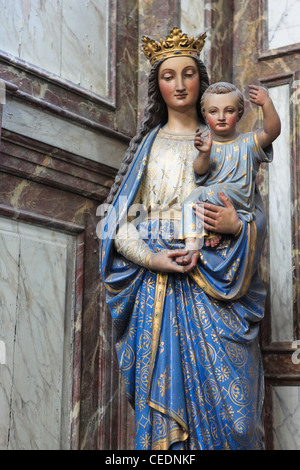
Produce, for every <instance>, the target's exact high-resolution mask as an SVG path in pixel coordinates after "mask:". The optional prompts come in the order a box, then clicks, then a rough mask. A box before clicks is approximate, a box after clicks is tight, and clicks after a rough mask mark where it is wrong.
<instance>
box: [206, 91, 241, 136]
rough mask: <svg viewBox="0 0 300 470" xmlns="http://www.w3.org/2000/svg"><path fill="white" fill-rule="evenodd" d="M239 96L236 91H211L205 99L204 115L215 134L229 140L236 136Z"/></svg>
mask: <svg viewBox="0 0 300 470" xmlns="http://www.w3.org/2000/svg"><path fill="white" fill-rule="evenodd" d="M238 103H239V98H238V95H237V93H236V92H234V91H232V92H230V93H226V94H220V95H217V94H215V93H209V94H208V95H207V96H206V97H205V99H204V116H205V120H206V122H207V124H208V125H209V127H210V129H211V130H212V133H213V136H215V137H217V138H219V139H222V140H229V139H233V138H234V137H235V136H236V125H237V122H238V121H239V107H238Z"/></svg>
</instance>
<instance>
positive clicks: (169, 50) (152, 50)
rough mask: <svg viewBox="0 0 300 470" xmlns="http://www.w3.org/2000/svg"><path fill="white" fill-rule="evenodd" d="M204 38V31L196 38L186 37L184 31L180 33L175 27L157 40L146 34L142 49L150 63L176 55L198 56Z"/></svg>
mask: <svg viewBox="0 0 300 470" xmlns="http://www.w3.org/2000/svg"><path fill="white" fill-rule="evenodd" d="M205 38H206V33H203V34H202V35H201V36H197V37H196V38H194V37H193V36H191V37H188V35H187V34H186V33H182V30H181V29H179V28H178V27H175V28H173V29H172V30H171V31H170V34H168V35H167V37H166V39H165V40H163V39H159V41H158V42H156V41H155V40H154V39H151V38H149V37H148V36H143V38H142V41H143V45H142V50H143V52H144V54H145V56H146V57H147V59H148V60H149V61H150V64H151V65H153V64H154V63H155V62H157V61H158V60H161V59H166V58H169V57H176V56H178V55H183V56H187V55H189V56H194V57H199V55H200V52H201V51H202V49H203V46H204V43H205Z"/></svg>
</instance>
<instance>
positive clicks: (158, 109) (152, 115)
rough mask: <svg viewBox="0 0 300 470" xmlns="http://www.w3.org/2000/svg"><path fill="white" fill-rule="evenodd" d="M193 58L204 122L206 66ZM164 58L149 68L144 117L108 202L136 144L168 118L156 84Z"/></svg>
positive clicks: (124, 172) (118, 185)
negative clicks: (203, 102)
mask: <svg viewBox="0 0 300 470" xmlns="http://www.w3.org/2000/svg"><path fill="white" fill-rule="evenodd" d="M193 59H194V60H195V62H196V65H197V68H198V72H199V78H200V92H199V98H198V101H197V113H198V117H199V120H200V122H203V123H204V119H203V116H202V112H201V105H200V101H201V97H202V95H203V93H204V91H205V90H206V88H207V87H208V86H209V78H208V74H207V70H206V67H205V65H204V64H203V62H202V61H201V60H200V59H198V58H197V57H193ZM164 60H165V59H163V60H160V61H159V62H156V63H155V64H154V65H153V66H152V68H151V70H150V74H149V78H148V104H147V106H146V108H145V111H144V117H143V119H142V121H141V123H140V126H139V128H138V131H137V134H136V135H135V136H134V137H133V138H132V139H131V141H130V143H129V147H128V149H127V151H126V153H125V156H124V158H123V160H122V163H121V166H120V169H119V171H118V173H117V176H116V178H115V181H114V184H113V185H112V187H111V190H110V193H109V195H108V197H107V200H106V202H107V203H108V204H110V203H112V202H113V200H114V198H115V195H116V194H117V192H118V189H119V187H120V185H121V183H122V181H123V178H124V176H125V175H126V173H127V171H128V167H129V165H130V163H131V161H132V159H133V156H134V154H135V152H136V149H137V147H138V145H139V144H140V142H141V141H142V139H143V137H145V135H146V134H147V133H148V132H149V131H150V130H151V129H153V128H154V127H156V126H157V125H159V124H161V125H164V124H165V123H166V122H167V120H168V109H167V105H166V103H165V102H164V100H163V98H162V96H161V93H160V89H159V86H158V70H159V66H160V65H161V63H162V62H163V61H164Z"/></svg>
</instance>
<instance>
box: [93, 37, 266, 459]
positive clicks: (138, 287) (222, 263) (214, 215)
mask: <svg viewBox="0 0 300 470" xmlns="http://www.w3.org/2000/svg"><path fill="white" fill-rule="evenodd" d="M204 40H205V34H204V35H202V36H199V37H197V38H193V37H188V36H187V35H186V34H183V33H182V31H181V30H180V29H178V28H173V30H172V31H171V32H170V34H169V35H168V36H167V38H166V39H165V40H160V41H159V42H156V41H155V40H153V39H151V38H148V37H144V38H143V50H144V52H145V54H146V57H147V58H148V59H149V60H150V63H151V70H150V74H149V87H148V105H147V107H146V109H145V113H144V118H143V120H142V122H141V125H140V127H139V129H138V132H137V135H136V136H135V137H134V138H133V139H132V141H131V143H130V145H129V149H128V151H127V153H126V154H125V157H124V159H123V162H122V164H121V167H120V170H119V172H118V174H117V177H116V180H115V183H114V185H113V186H112V188H111V192H110V194H109V197H108V199H107V215H106V217H105V218H104V219H103V221H102V224H103V225H102V227H103V231H102V242H101V256H100V258H101V261H100V263H101V279H102V281H103V283H104V285H105V288H106V293H107V304H108V306H109V309H110V312H111V315H112V318H113V324H114V331H115V347H116V351H117V356H118V361H119V367H120V370H121V372H122V376H123V380H124V385H125V390H126V393H127V396H128V399H129V400H130V402H131V404H132V406H133V407H134V410H135V425H136V430H135V431H136V449H143V450H149V449H154V450H160V449H161V450H166V449H171V450H176V449H193V450H202V449H232V450H233V449H263V447H264V437H263V427H262V406H263V396H264V391H263V369H262V362H261V355H260V349H259V343H258V333H259V323H260V321H261V319H262V317H263V314H264V301H265V290H264V287H263V284H262V282H261V280H260V278H259V275H258V273H257V267H258V262H259V258H260V254H261V251H262V244H263V240H264V236H265V227H266V218H265V215H264V212H263V207H262V203H261V199H260V197H259V194H258V192H257V191H256V192H255V207H254V213H255V218H254V219H253V220H252V221H251V222H248V221H246V220H245V219H242V218H240V217H239V216H238V213H237V211H236V210H235V209H234V206H233V205H232V204H231V202H230V201H229V199H228V198H227V197H226V196H225V195H224V194H222V193H221V194H220V204H219V205H213V204H211V203H206V204H204V210H203V211H199V213H198V211H197V210H196V214H197V217H199V218H200V219H201V221H202V224H203V226H204V228H205V229H206V230H208V231H214V232H216V233H221V234H222V240H221V241H220V243H219V244H218V246H217V247H215V248H213V249H212V247H211V246H205V245H204V246H203V247H202V248H201V250H197V251H195V252H193V254H192V256H191V257H190V256H189V251H188V250H187V249H186V248H185V246H184V243H183V240H182V239H181V238H180V237H179V235H180V230H181V213H182V206H183V203H184V201H185V200H186V198H187V197H188V195H189V194H190V193H191V192H192V191H193V190H195V189H196V188H197V183H196V182H195V178H194V176H195V175H194V169H193V162H194V160H195V158H196V157H197V155H198V153H199V151H198V150H197V149H196V148H195V146H194V138H195V131H196V129H200V132H201V131H202V132H203V131H204V130H205V129H206V127H207V126H206V123H205V121H204V119H203V116H202V113H201V106H200V100H201V97H202V95H203V93H204V91H205V90H206V88H207V87H208V86H209V79H208V75H207V71H206V68H205V66H204V64H203V62H202V61H201V60H200V59H199V55H200V52H201V50H202V48H203V45H204ZM222 204H223V205H222ZM176 258H177V259H178V261H176Z"/></svg>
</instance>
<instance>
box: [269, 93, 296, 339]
mask: <svg viewBox="0 0 300 470" xmlns="http://www.w3.org/2000/svg"><path fill="white" fill-rule="evenodd" d="M269 93H270V96H271V98H272V100H273V102H274V104H275V106H276V109H277V111H278V114H279V116H280V118H281V122H282V131H281V135H280V136H279V138H278V139H276V141H275V142H274V161H273V162H272V164H270V165H269V167H268V178H269V181H268V188H269V191H268V200H269V204H268V209H269V210H268V212H269V227H268V228H269V245H270V248H269V250H270V253H269V262H270V310H271V312H272V317H271V339H272V341H274V342H280V341H281V342H282V341H286V342H289V341H290V342H292V341H293V339H294V332H293V330H294V317H293V291H294V289H293V259H292V243H293V242H292V216H291V215H292V206H293V205H292V200H291V198H292V182H291V145H290V134H291V125H290V112H289V111H290V86H289V84H284V85H280V86H276V87H272V88H270V89H269ZM279 264H280V269H278V268H279Z"/></svg>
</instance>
